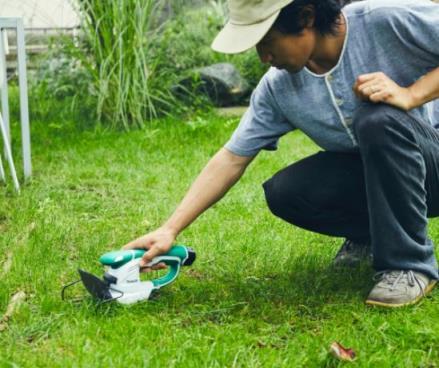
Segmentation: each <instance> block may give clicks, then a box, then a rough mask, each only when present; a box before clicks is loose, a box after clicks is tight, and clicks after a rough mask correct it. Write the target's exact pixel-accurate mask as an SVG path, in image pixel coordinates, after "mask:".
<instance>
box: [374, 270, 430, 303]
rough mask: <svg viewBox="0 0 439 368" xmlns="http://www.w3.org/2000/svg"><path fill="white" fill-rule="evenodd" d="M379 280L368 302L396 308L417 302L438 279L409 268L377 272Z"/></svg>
mask: <svg viewBox="0 0 439 368" xmlns="http://www.w3.org/2000/svg"><path fill="white" fill-rule="evenodd" d="M374 280H375V281H378V282H377V283H376V285H375V286H374V287H373V289H372V291H371V292H370V294H369V296H368V297H367V299H366V304H368V305H377V306H380V307H387V308H395V307H403V306H405V305H411V304H415V303H417V302H418V301H420V300H421V299H422V298H423V297H424V296H425V295H427V294H428V293H429V292H430V291H431V290H432V289H433V287H434V285H435V284H436V282H437V280H434V279H430V278H429V277H428V276H427V275H425V274H423V273H420V272H415V271H407V270H389V271H380V272H377V273H376V274H375V276H374Z"/></svg>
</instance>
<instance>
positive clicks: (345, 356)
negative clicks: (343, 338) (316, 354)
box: [330, 341, 356, 362]
mask: <svg viewBox="0 0 439 368" xmlns="http://www.w3.org/2000/svg"><path fill="white" fill-rule="evenodd" d="M330 352H331V353H332V355H334V356H335V357H336V358H337V359H340V360H344V361H349V362H352V361H353V360H354V359H355V357H356V354H355V351H353V350H352V349H351V348H345V347H344V346H342V345H341V344H340V343H338V342H337V341H334V342H333V343H332V344H331V347H330Z"/></svg>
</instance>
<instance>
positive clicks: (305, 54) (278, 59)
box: [256, 28, 315, 73]
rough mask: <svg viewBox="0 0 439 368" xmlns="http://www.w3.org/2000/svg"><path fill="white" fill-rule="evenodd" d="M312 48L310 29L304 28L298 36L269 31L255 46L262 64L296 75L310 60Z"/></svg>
mask: <svg viewBox="0 0 439 368" xmlns="http://www.w3.org/2000/svg"><path fill="white" fill-rule="evenodd" d="M314 46H315V33H314V32H313V30H312V28H305V29H304V30H303V31H302V32H301V33H300V34H299V35H287V34H283V33H281V32H279V31H278V30H276V29H271V30H270V31H268V33H267V34H266V35H265V37H264V38H263V39H262V40H261V41H260V42H259V43H258V44H257V45H256V50H257V52H258V54H259V58H260V59H261V61H262V62H263V63H264V64H271V66H274V67H276V68H278V69H285V70H287V71H288V72H290V73H297V72H299V71H300V70H302V69H303V68H304V67H305V65H306V64H307V62H308V61H309V59H310V58H311V55H312V53H313V51H314Z"/></svg>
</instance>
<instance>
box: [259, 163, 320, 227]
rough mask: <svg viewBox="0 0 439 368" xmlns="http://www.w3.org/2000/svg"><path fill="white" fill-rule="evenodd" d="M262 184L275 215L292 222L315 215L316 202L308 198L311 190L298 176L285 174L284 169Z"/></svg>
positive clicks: (269, 206) (300, 221)
mask: <svg viewBox="0 0 439 368" xmlns="http://www.w3.org/2000/svg"><path fill="white" fill-rule="evenodd" d="M287 176H288V177H287ZM295 179H296V180H295ZM262 186H263V188H264V193H265V199H266V201H267V205H268V208H269V209H270V211H271V212H272V213H273V214H274V215H275V216H277V217H280V218H281V219H283V220H285V221H288V222H290V223H293V224H298V223H302V222H303V221H305V220H306V219H307V218H310V217H313V216H315V212H316V208H315V206H316V204H312V202H314V201H313V199H312V198H310V192H313V190H312V188H309V187H308V188H307V185H306V183H305V182H302V181H301V180H300V178H294V177H291V175H286V173H285V171H280V172H278V173H277V174H275V175H274V176H273V177H272V178H271V179H269V180H267V181H266V182H265V183H264V184H263V185H262ZM308 186H309V185H308ZM321 192H322V191H319V192H316V193H315V194H316V195H317V193H321Z"/></svg>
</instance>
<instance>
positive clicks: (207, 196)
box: [163, 148, 253, 236]
mask: <svg viewBox="0 0 439 368" xmlns="http://www.w3.org/2000/svg"><path fill="white" fill-rule="evenodd" d="M252 159H253V158H251V157H240V156H236V155H234V154H232V153H230V152H229V151H227V150H226V149H224V148H223V149H221V150H220V151H219V152H218V153H217V154H216V155H215V156H214V157H213V158H212V159H211V160H210V161H209V163H208V164H207V165H206V167H205V168H204V169H203V171H202V172H201V173H200V175H199V176H198V178H197V179H196V180H195V182H194V183H193V184H192V186H191V188H190V189H189V191H188V192H187V194H186V196H185V197H184V199H183V201H182V202H181V203H180V205H179V206H178V207H177V209H176V210H175V212H174V213H173V215H172V216H171V217H170V218H169V220H168V221H166V223H165V224H164V225H163V226H164V227H165V228H167V229H169V230H171V231H172V232H173V233H174V234H175V236H176V235H177V234H178V233H180V232H181V231H182V230H183V229H184V228H186V227H187V226H188V225H190V224H191V223H192V222H193V221H194V220H195V219H196V218H197V217H198V216H199V215H201V214H202V213H203V212H204V211H205V210H206V209H208V208H209V207H210V206H212V205H213V204H214V203H216V202H217V201H218V200H220V199H221V198H222V197H223V196H224V195H225V194H226V193H227V191H228V190H229V189H230V188H231V187H232V186H233V185H234V184H235V183H236V182H237V181H238V180H239V179H240V178H241V176H242V174H243V173H244V171H245V169H246V167H247V166H248V164H249V163H250V162H251V161H252Z"/></svg>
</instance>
